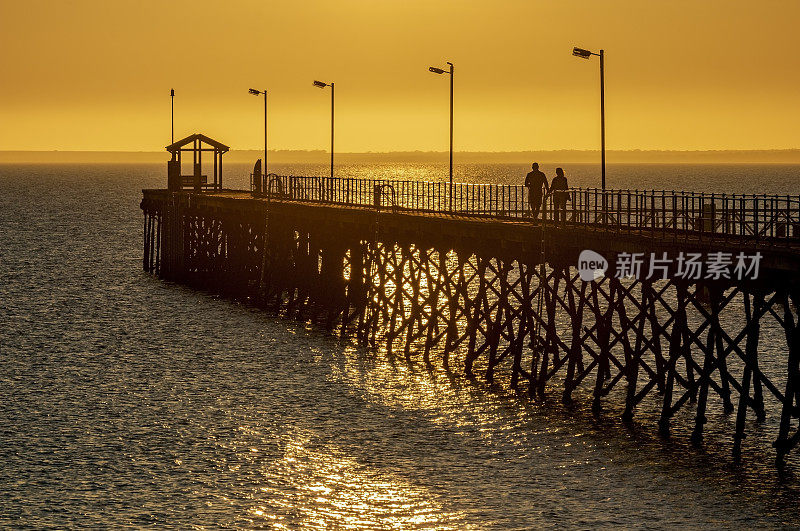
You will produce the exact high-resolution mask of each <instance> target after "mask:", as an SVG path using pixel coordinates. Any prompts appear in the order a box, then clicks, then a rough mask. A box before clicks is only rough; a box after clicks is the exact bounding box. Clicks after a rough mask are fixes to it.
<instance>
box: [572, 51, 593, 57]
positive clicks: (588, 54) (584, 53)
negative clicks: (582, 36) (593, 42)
mask: <svg viewBox="0 0 800 531" xmlns="http://www.w3.org/2000/svg"><path fill="white" fill-rule="evenodd" d="M572 55H574V56H575V57H580V58H581V59H588V58H590V57H591V56H592V52H590V51H589V50H584V49H583V48H573V49H572Z"/></svg>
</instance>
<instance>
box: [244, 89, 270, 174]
mask: <svg viewBox="0 0 800 531" xmlns="http://www.w3.org/2000/svg"><path fill="white" fill-rule="evenodd" d="M247 92H249V93H250V94H252V95H253V96H261V95H262V94H263V95H264V176H265V177H266V176H267V175H268V174H269V172H268V171H267V89H264V90H256V89H253V88H251V89H248V91H247Z"/></svg>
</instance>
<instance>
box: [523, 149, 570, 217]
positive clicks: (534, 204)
mask: <svg viewBox="0 0 800 531" xmlns="http://www.w3.org/2000/svg"><path fill="white" fill-rule="evenodd" d="M531 168H532V171H530V172H528V175H526V176H525V187H526V188H527V189H528V204H529V205H530V207H531V214H532V215H533V219H534V220H538V219H539V210H541V208H542V199H544V198H546V197H547V196H548V195H550V194H551V193H552V194H553V209H554V210H555V212H554V216H553V219H555V221H559V220H560V221H566V219H567V201H568V200H569V192H567V189H568V188H569V186H568V185H567V177H566V176H565V175H564V170H563V169H561V168H556V176H555V177H553V182H552V183H551V184H549V185H548V184H547V176H546V175H545V174H544V173H542V172H541V171H540V170H539V164H538V163H536V162H534V163H533V165H532V166H531Z"/></svg>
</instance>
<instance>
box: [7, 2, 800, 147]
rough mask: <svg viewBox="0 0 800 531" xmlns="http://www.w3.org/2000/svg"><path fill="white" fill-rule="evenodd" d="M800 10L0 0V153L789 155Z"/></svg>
mask: <svg viewBox="0 0 800 531" xmlns="http://www.w3.org/2000/svg"><path fill="white" fill-rule="evenodd" d="M798 21H800V2H797V1H792V0H783V1H770V0H759V1H742V0H727V1H722V0H714V1H712V0H691V1H688V0H687V1H684V0H669V1H661V0H635V1H634V0H625V1H622V0H619V1H602V2H601V1H590V0H582V1H564V0H559V1H555V0H549V1H522V0H520V1H509V0H498V1H486V0H484V1H458V2H456V1H443V0H425V1H416V0H411V1H409V0H371V1H367V0H337V1H318V0H303V1H298V0H294V1H285V2H284V1H267V0H261V1H243V0H231V1H226V2H220V1H207V0H192V1H173V0H170V1H152V0H141V1H122V0H73V1H66V0H65V1H55V0H51V1H42V0H26V1H24V2H21V1H18V0H15V1H10V0H0V28H1V29H2V31H0V49H2V53H0V71H2V76H3V81H2V83H0V123H2V128H0V150H54V149H58V150H134V151H139V150H143V151H159V150H162V149H163V146H164V145H166V144H167V143H169V139H170V138H169V133H170V131H169V128H170V98H169V90H170V88H174V89H175V91H176V99H175V122H176V124H175V135H176V138H180V137H181V136H184V135H185V134H189V133H192V132H195V131H199V132H203V133H206V134H208V135H210V136H212V137H214V138H218V139H219V140H221V141H223V142H225V143H226V144H228V145H230V146H232V147H233V148H234V149H251V148H252V149H260V147H261V146H262V145H263V137H262V135H263V107H262V100H261V99H259V98H256V97H253V96H251V95H248V94H247V89H248V88H249V87H251V86H252V87H255V88H259V89H261V88H266V89H268V91H269V97H270V102H269V104H270V106H269V128H270V149H327V148H328V145H329V144H328V143H329V136H328V135H329V114H328V113H329V103H330V101H329V93H328V92H327V90H326V91H322V90H319V89H315V88H314V87H312V85H311V81H312V80H313V79H320V80H323V81H334V82H335V83H336V138H337V142H336V148H337V150H341V151H354V152H360V151H396V150H446V149H447V146H448V136H447V135H448V129H447V127H448V97H449V96H448V80H447V77H446V76H437V75H434V74H431V73H429V72H428V70H427V69H428V66H430V65H436V66H445V65H444V62H445V61H447V60H450V61H453V62H454V63H455V65H456V77H455V149H456V150H457V151H466V150H470V151H511V150H543V149H596V148H597V147H598V146H599V80H598V78H599V74H598V70H599V68H598V63H597V58H592V60H590V61H585V60H581V59H578V58H576V57H573V56H572V55H571V50H572V47H573V46H580V47H585V48H588V49H592V50H598V49H600V48H604V49H605V52H606V116H607V147H608V148H609V149H687V150H695V149H771V148H796V147H800V140H798V139H799V138H800V128H798V125H797V124H798V120H800V102H799V101H798V95H800V53H799V52H800V46H799V44H800V37H799V36H798V34H799V32H798Z"/></svg>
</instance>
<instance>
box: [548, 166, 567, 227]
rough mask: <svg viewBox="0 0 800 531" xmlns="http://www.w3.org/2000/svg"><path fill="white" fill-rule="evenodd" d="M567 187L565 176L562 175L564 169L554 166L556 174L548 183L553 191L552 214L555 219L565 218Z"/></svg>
mask: <svg viewBox="0 0 800 531" xmlns="http://www.w3.org/2000/svg"><path fill="white" fill-rule="evenodd" d="M568 189H569V186H568V185H567V177H566V175H564V170H563V169H561V168H556V176H555V177H553V182H552V183H550V191H551V192H552V193H553V210H554V213H553V214H554V218H555V220H556V221H566V220H567V201H569V192H568V191H567V190H568Z"/></svg>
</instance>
